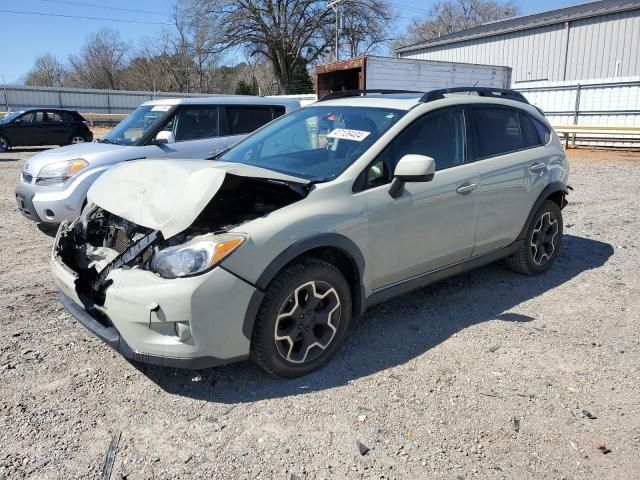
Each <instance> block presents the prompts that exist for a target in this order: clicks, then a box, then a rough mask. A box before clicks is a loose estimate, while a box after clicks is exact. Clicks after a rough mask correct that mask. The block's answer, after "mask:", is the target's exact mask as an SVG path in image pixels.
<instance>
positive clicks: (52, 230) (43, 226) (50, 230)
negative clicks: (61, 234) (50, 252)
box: [38, 223, 58, 238]
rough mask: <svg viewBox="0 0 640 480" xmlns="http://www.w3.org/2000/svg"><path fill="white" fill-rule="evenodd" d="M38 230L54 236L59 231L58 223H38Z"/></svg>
mask: <svg viewBox="0 0 640 480" xmlns="http://www.w3.org/2000/svg"><path fill="white" fill-rule="evenodd" d="M38 230H40V231H41V232H42V233H44V234H45V235H47V236H49V237H51V238H53V237H55V236H56V234H57V233H58V225H57V224H51V223H38Z"/></svg>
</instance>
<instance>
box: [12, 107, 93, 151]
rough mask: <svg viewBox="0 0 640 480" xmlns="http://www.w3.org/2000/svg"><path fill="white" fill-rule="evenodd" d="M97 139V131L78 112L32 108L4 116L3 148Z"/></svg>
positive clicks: (64, 143) (67, 143)
mask: <svg viewBox="0 0 640 480" xmlns="http://www.w3.org/2000/svg"><path fill="white" fill-rule="evenodd" d="M91 141H93V133H92V132H91V130H89V127H87V122H86V120H85V119H84V118H83V117H82V115H80V114H79V113H78V112H75V111H72V110H61V109H56V108H31V109H28V110H20V111H19V112H11V113H9V114H8V115H6V116H5V117H4V118H2V119H0V147H4V149H5V150H8V149H9V148H11V147H27V146H34V145H70V144H72V143H85V142H91Z"/></svg>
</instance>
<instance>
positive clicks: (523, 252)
mask: <svg viewBox="0 0 640 480" xmlns="http://www.w3.org/2000/svg"><path fill="white" fill-rule="evenodd" d="M562 231H563V222H562V211H561V210H560V207H559V206H558V204H557V203H555V202H553V201H551V200H545V201H544V203H543V204H542V206H541V207H540V208H539V209H538V211H537V212H536V214H535V215H534V216H533V219H532V221H531V224H530V225H529V228H528V229H527V234H526V235H525V238H524V243H523V245H522V246H521V247H520V249H519V250H518V251H517V252H516V253H515V254H514V255H512V256H511V257H508V258H507V259H506V262H507V265H508V266H509V268H511V269H512V270H514V271H515V272H518V273H523V274H525V275H540V274H542V273H545V272H546V271H547V270H549V269H550V268H551V266H552V265H553V262H554V261H555V259H556V257H557V256H558V255H559V253H560V244H561V243H562Z"/></svg>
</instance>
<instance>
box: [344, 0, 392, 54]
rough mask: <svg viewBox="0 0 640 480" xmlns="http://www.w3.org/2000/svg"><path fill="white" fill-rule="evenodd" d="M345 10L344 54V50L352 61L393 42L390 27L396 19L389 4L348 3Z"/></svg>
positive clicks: (375, 1) (379, 1) (373, 1)
mask: <svg viewBox="0 0 640 480" xmlns="http://www.w3.org/2000/svg"><path fill="white" fill-rule="evenodd" d="M341 8H342V9H343V10H342V12H343V22H342V23H343V26H342V29H341V31H340V44H341V51H343V50H344V51H345V52H346V54H347V56H348V57H349V58H353V57H357V56H360V55H365V54H369V53H373V52H375V51H376V50H378V49H379V48H380V47H382V46H383V45H385V44H389V43H390V42H391V41H392V39H393V37H392V35H391V29H390V28H389V25H390V24H391V23H392V21H393V20H394V19H395V15H394V13H393V12H392V10H391V8H390V7H389V4H388V3H386V2H385V1H383V0H369V1H367V2H360V1H351V0H345V2H344V3H343V4H342V5H341Z"/></svg>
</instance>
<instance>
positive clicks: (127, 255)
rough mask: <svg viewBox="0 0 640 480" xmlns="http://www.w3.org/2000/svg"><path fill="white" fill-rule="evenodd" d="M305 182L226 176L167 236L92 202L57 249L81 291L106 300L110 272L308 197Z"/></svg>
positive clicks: (92, 300)
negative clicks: (186, 224) (179, 228)
mask: <svg viewBox="0 0 640 480" xmlns="http://www.w3.org/2000/svg"><path fill="white" fill-rule="evenodd" d="M307 194H308V187H307V186H306V185H300V184H292V183H288V182H284V181H279V180H269V179H262V178H249V177H240V176H236V175H231V174H228V175H226V177H225V179H224V182H223V184H222V186H221V187H220V189H219V190H218V191H217V193H216V194H215V195H214V196H213V198H212V199H211V200H210V201H209V203H208V204H207V205H206V207H205V208H204V209H203V210H202V212H200V214H199V215H198V216H197V218H196V219H195V221H194V222H193V223H192V224H191V226H190V227H189V228H187V229H186V230H184V231H182V232H180V233H178V234H176V235H173V236H172V237H171V238H167V239H165V238H164V237H163V235H162V233H161V232H160V231H159V230H154V229H151V228H147V227H144V226H141V225H137V224H134V223H132V222H130V221H128V220H126V219H124V218H121V217H119V216H117V215H115V214H112V213H110V212H108V211H106V210H104V209H102V208H100V207H98V206H96V205H90V206H88V207H87V208H85V210H84V211H83V213H82V215H81V216H80V217H79V218H78V219H77V220H75V221H74V222H73V223H71V224H63V225H62V226H61V227H60V232H59V234H58V240H57V243H56V245H55V246H54V254H55V255H57V256H58V257H59V258H60V260H61V261H62V262H63V263H64V264H65V265H66V266H67V267H68V268H70V269H71V270H73V271H74V272H75V273H76V274H77V275H78V279H77V280H76V291H77V293H78V295H79V297H80V298H81V299H82V300H83V302H86V303H88V304H93V305H99V306H100V305H103V304H104V299H105V291H106V289H107V288H108V287H109V284H110V282H109V280H107V277H108V275H109V273H110V272H111V271H112V270H114V269H117V268H142V269H146V270H150V268H149V267H150V263H151V260H152V259H153V257H154V255H156V254H157V252H158V251H160V250H163V249H165V248H168V247H172V246H176V245H181V244H184V243H185V242H189V241H190V240H192V239H194V238H195V237H198V236H200V235H206V234H216V235H217V234H224V233H225V232H227V231H229V230H231V229H233V228H235V227H237V226H239V225H242V224H244V223H246V222H249V221H251V220H254V219H256V218H259V217H263V216H265V215H268V214H269V213H271V212H273V211H275V210H277V209H279V208H282V207H284V206H287V205H290V204H292V203H294V202H297V201H299V200H301V199H303V198H305V197H306V196H307Z"/></svg>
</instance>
